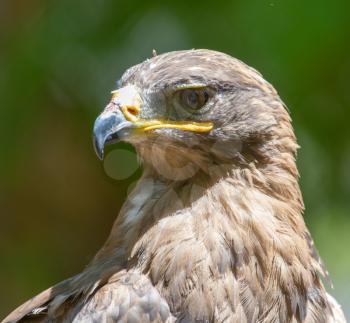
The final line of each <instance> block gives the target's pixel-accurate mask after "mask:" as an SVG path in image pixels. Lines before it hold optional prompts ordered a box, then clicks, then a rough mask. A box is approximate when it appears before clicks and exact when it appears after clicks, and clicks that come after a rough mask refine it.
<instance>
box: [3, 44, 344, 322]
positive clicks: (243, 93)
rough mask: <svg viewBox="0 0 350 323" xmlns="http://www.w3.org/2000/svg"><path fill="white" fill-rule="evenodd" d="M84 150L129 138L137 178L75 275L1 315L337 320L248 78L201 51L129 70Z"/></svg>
mask: <svg viewBox="0 0 350 323" xmlns="http://www.w3.org/2000/svg"><path fill="white" fill-rule="evenodd" d="M93 133H94V134H93V137H94V146H95V150H96V153H97V155H98V157H99V158H100V159H103V156H104V149H105V146H106V145H107V144H112V143H115V142H118V141H125V142H127V143H130V144H131V145H133V146H134V148H135V150H136V152H137V154H138V158H139V160H140V163H141V164H142V165H143V175H142V176H141V178H140V179H139V181H138V183H137V185H136V187H135V188H134V189H133V191H132V192H131V193H130V194H129V196H128V198H127V200H126V202H125V204H124V205H123V207H122V209H121V211H120V213H119V215H118V217H117V219H116V221H115V223H114V225H113V227H112V230H111V233H110V236H109V237H108V239H107V241H106V242H105V244H104V245H103V247H102V248H101V249H100V250H99V251H98V253H97V254H96V255H95V257H94V258H93V259H92V261H91V262H90V263H89V264H88V266H87V267H86V268H85V269H84V270H83V271H82V272H81V273H79V274H77V275H76V276H74V277H72V278H69V279H67V280H65V281H63V282H61V283H58V284H57V285H55V286H53V287H51V288H49V289H47V290H46V291H44V292H42V293H41V294H39V295H38V296H36V297H34V298H32V299H31V300H29V301H28V302H26V303H25V304H23V305H22V306H20V307H19V308H18V309H16V310H15V311H14V312H12V313H11V314H10V315H9V316H8V317H7V318H5V319H4V321H3V322H7V323H8V322H75V323H78V322H128V323H134V322H144V323H147V322H183V323H184V322H233V323H243V322H247V323H250V322H252V323H253V322H259V323H268V322H276V323H278V322H280V323H286V322H295V323H296V322H305V323H323V322H324V323H330V322H334V323H335V322H338V323H340V322H345V318H344V315H343V313H342V310H341V308H340V306H339V305H338V303H337V302H336V301H335V300H334V298H333V297H332V296H330V295H329V294H328V293H327V292H326V290H325V288H324V285H323V282H322V280H321V279H322V277H328V272H327V271H326V269H325V267H324V265H323V263H322V261H321V259H320V257H319V256H318V253H317V250H316V248H315V246H314V243H313V240H312V237H311V235H310V232H309V231H308V229H307V227H306V225H305V222H304V220H303V212H304V204H303V199H302V195H301V191H300V188H299V184H298V180H299V174H298V170H297V166H296V162H295V158H296V151H297V149H298V145H297V143H296V137H295V134H294V131H293V128H292V125H291V118H290V115H289V112H288V109H287V107H286V105H285V104H284V103H283V102H282V100H281V99H280V97H279V95H278V93H277V92H276V90H275V89H274V88H273V86H272V85H270V84H269V83H268V82H267V81H265V80H264V78H263V77H262V75H261V74H260V73H259V72H257V71H256V70H255V69H253V68H251V67H249V66H247V65H246V64H244V63H243V62H241V61H240V60H238V59H235V58H233V57H231V56H229V55H227V54H224V53H220V52H217V51H213V50H206V49H197V50H195V49H193V50H184V51H174V52H169V53H164V54H161V55H153V57H152V58H150V59H147V60H146V61H144V62H142V63H140V64H138V65H135V66H133V67H131V68H129V69H128V70H127V71H126V72H125V73H124V74H123V76H122V77H121V79H120V80H119V81H118V86H117V88H116V89H115V90H114V91H112V96H111V100H110V102H109V103H108V105H107V106H106V108H105V109H104V110H103V112H102V113H101V114H100V116H99V117H98V118H97V119H96V121H95V125H94V129H93Z"/></svg>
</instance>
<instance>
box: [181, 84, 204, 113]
mask: <svg viewBox="0 0 350 323" xmlns="http://www.w3.org/2000/svg"><path fill="white" fill-rule="evenodd" d="M209 97H210V95H209V91H208V89H206V88H201V89H183V90H180V91H179V100H180V103H181V105H182V106H183V107H184V108H186V109H189V110H195V111H196V110H199V109H200V108H202V107H203V106H204V105H205V104H206V103H207V102H208V100H209Z"/></svg>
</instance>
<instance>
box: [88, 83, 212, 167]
mask: <svg viewBox="0 0 350 323" xmlns="http://www.w3.org/2000/svg"><path fill="white" fill-rule="evenodd" d="M141 103H142V100H141V97H140V95H139V94H138V92H137V90H136V88H135V87H134V86H133V85H128V86H126V87H123V88H121V89H118V90H116V91H113V92H112V99H111V102H110V103H109V104H108V105H107V107H106V108H105V110H104V111H103V112H102V113H101V115H100V116H99V117H98V118H97V119H96V121H95V125H94V132H93V139H94V148H95V151H96V154H97V156H98V157H99V158H100V159H101V160H102V159H103V156H104V147H105V146H106V145H107V144H111V143H115V142H118V141H120V140H123V139H124V138H126V137H128V136H130V135H131V134H132V133H133V131H134V130H136V129H138V130H141V132H148V131H151V130H155V129H159V128H173V129H179V130H183V131H193V132H209V131H210V130H211V129H212V128H213V123H212V122H194V121H171V120H158V119H141V118H140V117H139V115H140V111H141V109H140V106H141Z"/></svg>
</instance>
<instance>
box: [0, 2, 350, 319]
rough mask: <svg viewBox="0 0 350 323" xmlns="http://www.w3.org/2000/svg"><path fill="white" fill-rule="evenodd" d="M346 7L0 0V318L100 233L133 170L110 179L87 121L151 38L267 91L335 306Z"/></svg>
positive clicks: (349, 302) (339, 283)
mask: <svg viewBox="0 0 350 323" xmlns="http://www.w3.org/2000/svg"><path fill="white" fill-rule="evenodd" d="M349 13H350V2H349V1H348V0H335V1H322V2H320V1H316V0H309V1H302V0H285V1H277V0H269V1H265V0H232V1H223V0H216V1H208V0H202V1H200V2H195V1H192V2H191V1H184V0H183V1H182V0H178V1H174V2H166V1H141V0H139V1H130V0H98V1H97V0H92V1H83V0H76V1H69V0H60V1H44V0H32V1H24V0H22V1H21V0H7V1H6V0H1V1H0V146H1V152H0V154H1V158H0V179H1V182H0V207H1V208H0V210H1V226H0V257H1V266H0V280H1V281H0V285H1V287H2V293H1V295H0V317H3V316H4V315H5V314H6V313H7V312H8V311H9V310H10V309H12V308H14V307H15V306H16V305H19V304H20V303H21V302H22V301H24V300H26V299H27V298H29V297H31V296H32V295H34V294H35V293H37V292H39V291H41V290H42V289H44V288H46V287H48V286H50V285H52V284H54V283H56V282H58V281H60V280H62V279H64V278H66V277H68V276H71V275H73V274H74V273H76V272H78V271H80V270H81V269H82V268H83V266H84V265H85V264H86V263H87V262H88V261H89V259H90V258H91V257H92V256H93V254H94V253H95V251H96V250H97V249H98V247H99V246H100V245H101V244H102V243H103V241H104V239H105V237H106V236H107V234H108V231H109V229H110V227H111V223H112V221H113V219H114V217H115V216H116V215H117V214H118V210H119V208H120V206H121V204H122V202H123V200H124V199H125V196H126V192H127V190H128V187H129V186H130V184H131V183H132V182H134V181H135V180H136V179H137V177H138V176H139V174H140V171H138V172H137V173H136V174H134V175H132V176H131V177H130V178H128V179H127V180H122V181H113V180H111V179H110V178H109V177H108V176H107V175H106V174H105V172H104V167H103V165H102V164H101V163H100V162H99V161H98V160H97V158H96V157H95V156H94V152H93V149H92V145H91V139H90V137H91V127H92V124H93V121H94V118H95V117H96V115H97V114H98V112H99V111H100V110H101V109H102V108H103V106H104V105H105V103H106V102H107V101H108V99H109V96H110V95H109V92H110V90H112V89H113V88H114V86H115V81H116V80H117V79H118V78H119V77H120V75H121V74H122V72H123V71H124V70H125V69H126V68H127V67H129V66H131V65H134V64H136V63H138V62H140V61H142V60H144V59H145V58H147V57H150V56H151V52H152V49H153V48H155V49H156V50H157V51H158V53H162V52H165V51H170V50H177V49H188V48H211V49H216V50H220V51H224V52H227V53H229V54H231V55H233V56H236V57H238V58H240V59H242V60H243V61H245V62H247V63H248V64H249V65H252V66H253V67H255V68H257V69H258V70H259V71H261V72H262V73H263V75H264V76H265V78H266V79H267V80H269V81H270V82H271V83H272V84H274V85H275V86H276V88H277V89H278V90H279V92H280V94H281V96H282V98H283V99H284V101H285V102H286V104H287V105H288V106H289V108H290V110H291V114H292V117H293V120H294V126H295V128H296V132H297V136H298V138H299V143H300V145H301V147H302V149H301V150H300V152H299V161H298V162H299V168H300V171H301V175H302V177H301V184H302V189H303V193H304V197H305V202H306V207H307V211H306V214H305V218H306V221H307V223H308V225H309V227H310V230H311V232H312V233H313V236H314V238H315V241H316V244H317V245H318V248H319V251H320V253H321V255H322V256H323V259H324V260H325V262H326V264H327V265H328V268H329V270H330V272H331V274H332V277H333V280H334V283H335V290H334V291H333V292H332V293H333V294H334V295H335V296H337V297H338V298H339V299H340V301H341V302H342V303H343V306H344V309H345V310H346V311H347V313H348V315H349V311H350V299H349V295H347V293H348V290H349V289H350V278H349V273H350V257H349V250H348V248H349V243H350V235H349V232H350V218H349V210H350V196H349V193H350V167H349V164H350V128H349V118H350V109H349V108H350V90H349V75H350V57H349V52H350V51H349V50H350V41H349V39H350V19H349ZM118 148H123V149H129V150H130V149H131V148H130V147H128V146H126V145H123V144H121V145H119V146H118ZM116 162H118V161H116ZM120 163H121V164H122V163H123V161H120ZM124 164H125V163H124Z"/></svg>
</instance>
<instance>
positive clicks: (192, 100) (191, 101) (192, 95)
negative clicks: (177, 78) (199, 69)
mask: <svg viewBox="0 0 350 323" xmlns="http://www.w3.org/2000/svg"><path fill="white" fill-rule="evenodd" d="M198 103H199V100H198V95H197V93H196V92H195V91H189V93H188V94H187V104H188V105H189V106H190V107H191V108H196V107H197V105H198Z"/></svg>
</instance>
